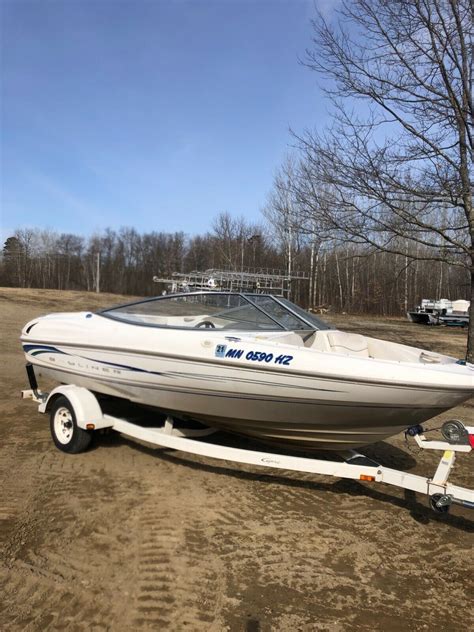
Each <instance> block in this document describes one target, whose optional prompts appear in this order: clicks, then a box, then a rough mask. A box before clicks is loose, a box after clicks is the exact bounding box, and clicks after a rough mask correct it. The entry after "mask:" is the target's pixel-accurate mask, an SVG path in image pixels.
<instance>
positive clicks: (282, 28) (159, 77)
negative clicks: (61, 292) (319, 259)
mask: <svg viewBox="0 0 474 632" xmlns="http://www.w3.org/2000/svg"><path fill="white" fill-rule="evenodd" d="M318 4H320V5H322V6H323V9H325V10H326V9H329V8H330V7H331V5H332V2H331V0H323V1H322V2H319V3H318ZM0 5H1V12H2V27H1V28H2V46H3V51H2V58H1V88H2V111H1V127H2V130H1V132H2V163H1V210H2V218H1V224H2V226H1V228H2V235H1V237H2V238H4V237H5V235H6V234H8V233H9V232H10V231H11V230H12V229H13V228H16V227H21V226H38V227H42V228H51V229H55V230H57V231H60V232H63V231H70V232H77V233H81V234H90V233H92V232H95V231H99V230H101V229H103V228H105V227H108V226H110V227H113V228H119V227H120V226H134V227H135V228H137V229H138V230H139V231H145V230H163V231H175V230H183V231H185V232H186V233H188V234H194V233H199V232H204V231H205V230H207V229H208V228H209V227H210V224H211V222H212V218H213V217H215V216H216V215H217V214H218V213H219V212H221V211H229V212H230V213H232V214H235V215H243V216H244V217H246V218H248V219H250V220H259V219H260V217H261V216H260V208H261V206H262V205H263V204H264V202H265V197H266V194H267V192H268V190H269V189H270V187H271V182H272V177H273V174H274V171H275V169H276V168H277V167H278V165H279V164H280V162H281V161H282V159H283V157H284V155H285V153H286V152H287V151H288V149H289V145H290V144H291V137H290V134H289V132H288V129H289V127H290V126H291V127H292V128H293V129H295V130H302V129H304V128H306V127H314V126H315V125H318V126H319V125H323V124H324V122H325V121H326V120H327V108H328V104H327V103H326V102H325V100H324V98H323V97H322V95H321V93H320V92H319V90H318V87H317V78H316V76H315V75H314V74H313V73H311V72H310V71H309V70H307V69H305V68H304V67H302V66H301V65H299V64H298V56H300V57H301V56H303V55H304V50H305V48H306V47H307V46H309V45H310V39H311V27H310V19H311V17H312V15H313V11H314V4H313V1H312V0H248V1H245V0H188V1H185V0H162V1H160V0H154V1H153V0H149V1H145V0H134V1H133V2H127V1H117V0H100V1H99V0H87V1H86V0H82V1H80V2H76V1H74V0H67V1H66V0H62V1H55V0H37V1H25V0H2V1H1V2H0Z"/></svg>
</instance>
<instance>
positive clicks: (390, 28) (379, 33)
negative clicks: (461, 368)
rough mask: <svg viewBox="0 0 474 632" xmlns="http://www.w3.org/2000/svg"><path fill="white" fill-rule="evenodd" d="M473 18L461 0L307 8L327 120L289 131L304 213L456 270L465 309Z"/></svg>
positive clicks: (473, 253)
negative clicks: (293, 135) (297, 133)
mask: <svg viewBox="0 0 474 632" xmlns="http://www.w3.org/2000/svg"><path fill="white" fill-rule="evenodd" d="M473 25H474V5H473V3H472V1H471V0H350V1H349V0H343V2H342V5H341V8H340V10H339V11H337V12H336V13H335V15H334V18H333V20H332V21H331V23H329V22H328V21H327V20H325V19H324V18H323V17H322V16H321V15H318V17H317V18H316V19H315V20H314V21H313V28H314V38H313V47H312V48H311V49H310V50H308V51H307V56H306V60H305V63H306V64H307V65H308V66H309V67H310V68H311V69H312V70H314V71H316V72H317V73H319V74H320V75H322V76H323V77H324V78H325V83H324V89H325V90H326V92H327V94H328V95H329V96H330V98H331V99H332V103H333V106H334V115H335V116H334V123H333V125H332V127H331V128H330V129H329V130H328V131H326V132H325V133H311V132H308V133H306V134H304V135H303V136H302V137H301V138H300V142H301V149H302V163H301V165H302V168H301V169H300V174H299V176H300V178H299V180H298V182H297V185H298V186H297V188H298V191H299V193H300V196H301V198H302V201H303V208H305V209H306V213H307V215H308V216H309V218H310V219H311V218H312V217H314V216H315V215H317V217H321V216H323V217H324V220H325V222H327V225H332V227H333V229H334V231H336V232H337V231H339V232H340V234H341V235H345V236H346V237H347V238H349V239H351V240H352V241H353V242H354V243H356V244H365V245H368V246H370V247H371V248H372V249H374V250H375V251H388V252H391V253H395V254H398V255H401V256H402V257H407V256H408V254H407V253H411V254H410V256H412V257H413V253H414V252H415V248H413V247H412V246H414V245H416V244H418V245H419V246H420V248H419V249H416V250H417V251H418V254H417V256H418V258H425V259H430V260H437V261H440V262H448V263H450V264H453V265H455V266H464V267H465V268H466V269H467V270H468V271H469V274H470V280H471V305H474V212H473V205H472V186H473V183H472V181H471V180H472V151H473V120H474V119H473V116H474V112H473V101H472V54H473V46H474V35H473V31H474V26H473ZM321 191H323V194H321ZM467 359H468V361H470V362H474V318H471V320H470V328H469V339H468V353H467Z"/></svg>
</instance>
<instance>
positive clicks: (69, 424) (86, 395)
mask: <svg viewBox="0 0 474 632" xmlns="http://www.w3.org/2000/svg"><path fill="white" fill-rule="evenodd" d="M27 372H28V378H29V381H30V386H31V387H32V388H31V389H28V390H24V391H22V398H24V399H32V400H33V401H35V402H37V403H38V410H39V412H40V413H47V412H51V413H52V414H54V409H55V407H54V402H55V401H56V402H57V400H58V398H60V397H61V401H62V402H64V398H65V399H66V401H67V403H68V405H67V406H66V407H64V406H63V410H64V409H66V410H67V409H69V410H70V411H72V415H70V416H69V417H68V416H67V415H66V417H65V419H66V421H65V422H63V423H65V425H66V431H67V432H69V434H71V433H72V432H79V433H83V437H85V439H86V441H85V443H84V446H85V447H87V444H88V443H89V441H90V439H89V438H88V436H87V435H92V433H93V432H94V431H96V430H101V429H111V430H115V431H116V432H119V433H120V434H122V435H125V436H126V437H130V438H132V439H137V440H139V441H144V442H146V443H149V444H151V445H153V446H157V447H164V448H171V449H173V450H179V451H181V452H187V453H190V454H196V455H199V456H204V457H209V458H212V459H219V460H223V461H231V462H234V463H245V464H248V465H258V466H259V467H267V468H272V469H280V470H287V471H294V472H307V473H310V474H320V475H323V476H334V477H337V478H346V479H353V480H359V481H366V482H376V483H385V484H387V485H393V486H394V487H399V488H402V489H407V490H410V491H414V492H418V493H421V494H425V495H426V496H427V497H428V499H429V503H430V506H431V508H432V509H433V510H434V511H436V512H437V513H447V512H448V511H449V508H450V506H451V505H452V504H457V505H461V506H463V507H467V508H470V509H474V490H471V489H467V488H464V487H459V486H458V485H453V484H452V483H450V482H449V481H448V478H449V475H450V473H451V471H452V469H453V467H454V463H455V461H456V455H457V453H469V452H471V451H473V450H474V427H467V426H464V425H463V424H462V423H461V422H460V421H457V420H452V421H450V422H446V423H445V424H444V425H445V426H446V425H448V424H451V430H452V428H453V424H454V435H453V433H452V432H451V434H452V435H453V436H451V437H449V436H448V439H450V440H446V441H430V440H428V439H426V437H425V435H424V430H423V428H422V427H421V426H414V427H412V428H410V429H408V430H407V435H408V436H410V437H412V438H413V439H414V440H415V441H416V443H417V444H418V446H419V447H420V448H421V449H423V450H440V451H442V452H443V454H442V456H441V459H440V462H439V465H438V467H437V469H436V472H435V474H434V475H433V477H431V478H429V477H428V478H427V477H424V476H420V475H417V474H410V473H407V472H403V471H400V470H395V469H391V468H388V467H385V466H384V465H381V464H379V463H377V462H376V461H374V460H372V459H370V458H368V457H366V456H364V455H362V454H359V453H358V452H355V451H353V450H350V451H346V452H345V453H344V455H341V456H342V457H343V459H344V460H343V461H336V460H323V459H318V458H309V457H299V456H290V455H286V454H282V453H273V452H261V451H256V450H249V449H242V448H234V447H229V446H225V445H222V444H218V443H210V442H206V441H202V440H196V439H197V438H199V437H204V436H206V435H210V434H212V433H214V432H216V430H215V429H213V428H207V427H204V428H203V429H195V428H194V429H185V428H178V427H176V420H175V419H174V418H173V417H172V416H168V417H167V418H166V420H165V422H164V424H162V425H161V426H153V427H148V426H142V425H139V424H137V423H133V422H131V421H127V420H126V419H122V418H120V417H115V416H112V415H108V414H104V413H103V412H102V409H101V407H100V403H99V401H98V400H97V398H96V396H95V395H94V394H93V393H92V392H91V391H89V390H88V389H86V388H83V387H80V386H75V385H72V384H70V385H61V386H58V387H56V388H55V389H53V390H52V391H51V392H50V393H43V392H41V391H40V390H39V389H38V386H37V384H36V379H35V376H34V371H33V367H32V366H31V365H30V366H28V365H27ZM54 427H55V426H54V419H53V417H52V419H51V432H52V434H53V439H54V440H55V444H56V446H57V447H58V448H59V449H61V450H63V451H65V452H80V451H83V449H85V447H81V448H80V449H77V450H71V449H68V447H67V441H66V444H64V441H61V440H60V441H59V443H58V440H57V434H56V433H55V430H54ZM77 428H79V430H77ZM55 435H56V436H55Z"/></svg>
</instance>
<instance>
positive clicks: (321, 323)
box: [275, 296, 333, 329]
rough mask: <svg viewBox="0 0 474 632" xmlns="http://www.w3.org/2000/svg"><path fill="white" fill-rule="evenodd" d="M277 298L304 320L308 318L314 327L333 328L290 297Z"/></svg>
mask: <svg viewBox="0 0 474 632" xmlns="http://www.w3.org/2000/svg"><path fill="white" fill-rule="evenodd" d="M275 300H277V301H279V302H280V303H283V305H285V306H287V307H288V308H289V309H291V310H292V311H293V312H295V313H296V314H297V315H298V316H300V317H301V318H304V320H306V321H307V322H308V323H311V325H312V326H313V327H314V329H333V328H332V327H331V326H330V325H328V324H327V323H326V322H324V320H322V319H321V318H318V317H317V316H315V315H314V314H310V312H307V311H306V310H305V309H303V308H302V307H299V305H295V304H294V303H292V302H291V301H289V300H288V299H286V298H283V297H282V296H278V297H276V299H275Z"/></svg>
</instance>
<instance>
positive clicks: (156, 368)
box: [21, 291, 474, 450]
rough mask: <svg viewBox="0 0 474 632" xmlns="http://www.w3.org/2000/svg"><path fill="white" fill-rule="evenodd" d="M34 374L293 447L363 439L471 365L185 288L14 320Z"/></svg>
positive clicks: (437, 404)
mask: <svg viewBox="0 0 474 632" xmlns="http://www.w3.org/2000/svg"><path fill="white" fill-rule="evenodd" d="M21 342H22V345H23V350H24V353H25V357H26V359H27V362H28V363H30V364H31V365H33V369H34V372H35V374H36V377H38V378H39V379H42V380H43V379H52V380H54V381H56V382H59V383H61V384H66V385H67V384H70V385H76V386H78V387H84V388H86V389H88V390H89V391H91V392H92V393H95V394H98V395H99V396H109V397H112V398H120V399H123V400H129V401H131V402H136V403H138V404H141V405H145V406H147V407H153V408H154V409H157V410H158V411H160V412H163V413H165V414H168V415H172V416H173V417H174V418H177V419H183V420H193V421H198V422H200V423H202V424H204V425H206V426H209V427H211V428H217V429H223V430H226V431H230V432H232V433H236V434H240V435H246V436H250V437H254V438H256V439H258V440H260V441H264V442H267V443H268V442H270V443H276V444H278V445H284V446H288V447H292V448H296V449H304V450H312V449H318V450H319V449H324V450H327V449H329V450H345V449H352V448H358V447H361V446H364V445H367V444H371V443H375V442H377V441H381V440H383V439H386V438H387V437H390V436H392V435H395V434H398V433H399V432H400V431H402V430H405V429H406V428H408V427H413V426H416V425H417V424H421V423H422V422H424V421H426V420H428V419H430V418H432V417H434V416H436V415H438V414H440V413H442V412H443V411H445V410H448V409H450V408H452V407H454V406H456V405H458V404H460V403H461V402H463V401H465V400H467V399H469V398H470V397H471V396H472V395H474V365H470V364H466V363H465V362H464V361H461V360H456V359H455V358H451V357H449V356H445V355H441V354H438V353H432V352H429V351H425V350H423V349H418V348H414V347H410V346H407V345H403V344H399V343H395V342H388V341H385V340H379V339H376V338H371V337H368V336H364V335H360V334H354V333H347V332H343V331H340V330H338V329H335V328H334V327H331V326H330V325H328V324H326V323H325V322H324V321H322V320H321V319H320V318H318V317H316V316H314V315H313V314H309V313H308V312H306V311H304V310H303V309H302V308H300V307H298V306H297V305H294V304H293V303H291V302H290V301H288V300H287V299H285V298H282V297H279V296H274V295H270V294H244V293H238V292H216V291H207V292H191V293H186V294H182V293H180V294H176V295H166V296H159V297H156V298H151V299H144V300H141V301H135V302H132V303H127V304H125V305H119V306H116V307H111V308H108V309H104V310H102V311H99V312H95V313H93V312H74V313H53V314H49V315H47V316H43V317H40V318H35V319H33V320H32V321H30V322H29V323H28V324H27V325H25V327H24V328H23V331H22V334H21Z"/></svg>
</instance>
